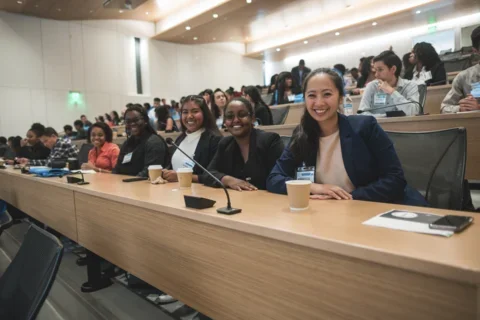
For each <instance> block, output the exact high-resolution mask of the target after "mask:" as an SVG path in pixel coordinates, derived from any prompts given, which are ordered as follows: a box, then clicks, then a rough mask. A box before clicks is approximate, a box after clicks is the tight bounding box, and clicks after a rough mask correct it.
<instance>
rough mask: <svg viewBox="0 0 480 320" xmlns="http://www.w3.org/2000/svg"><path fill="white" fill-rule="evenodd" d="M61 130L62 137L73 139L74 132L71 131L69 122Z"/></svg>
mask: <svg viewBox="0 0 480 320" xmlns="http://www.w3.org/2000/svg"><path fill="white" fill-rule="evenodd" d="M63 132H64V133H65V136H64V138H68V139H74V138H75V133H74V132H73V127H72V126H71V125H69V124H67V125H64V126H63Z"/></svg>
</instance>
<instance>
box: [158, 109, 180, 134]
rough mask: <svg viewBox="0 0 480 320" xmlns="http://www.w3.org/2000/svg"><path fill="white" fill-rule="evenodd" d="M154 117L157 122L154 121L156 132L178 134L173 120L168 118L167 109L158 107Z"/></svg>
mask: <svg viewBox="0 0 480 320" xmlns="http://www.w3.org/2000/svg"><path fill="white" fill-rule="evenodd" d="M155 117H156V118H157V120H156V121H155V123H156V125H157V130H158V131H165V132H174V131H175V132H178V128H177V125H176V124H175V121H173V118H172V117H171V116H170V111H168V107H165V106H159V107H158V108H157V109H155Z"/></svg>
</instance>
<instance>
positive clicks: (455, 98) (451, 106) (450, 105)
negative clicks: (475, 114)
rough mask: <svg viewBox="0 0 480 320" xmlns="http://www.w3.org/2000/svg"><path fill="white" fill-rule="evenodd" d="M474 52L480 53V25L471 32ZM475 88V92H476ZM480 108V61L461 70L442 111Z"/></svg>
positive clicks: (444, 101)
mask: <svg viewBox="0 0 480 320" xmlns="http://www.w3.org/2000/svg"><path fill="white" fill-rule="evenodd" d="M471 38H472V47H473V51H474V53H476V54H478V53H480V27H477V28H475V29H474V30H473V31H472V34H471ZM474 90H475V92H474ZM477 110H480V62H479V63H477V64H476V65H474V66H473V67H470V68H468V69H466V70H463V71H462V72H460V73H459V74H458V75H457V76H456V77H455V79H453V83H452V89H450V91H449V92H448V94H447V95H446V96H445V99H443V102H442V113H455V112H468V111H477Z"/></svg>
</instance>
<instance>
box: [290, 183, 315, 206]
mask: <svg viewBox="0 0 480 320" xmlns="http://www.w3.org/2000/svg"><path fill="white" fill-rule="evenodd" d="M311 184H312V182H311V181H309V180H290V181H287V182H286V185H287V194H288V201H289V203H290V211H303V210H307V209H308V207H309V203H310V186H311Z"/></svg>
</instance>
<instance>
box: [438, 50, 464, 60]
mask: <svg viewBox="0 0 480 320" xmlns="http://www.w3.org/2000/svg"><path fill="white" fill-rule="evenodd" d="M461 57H462V51H461V50H458V51H453V52H446V53H445V54H444V55H442V56H441V57H440V60H442V61H447V60H453V59H459V58H461Z"/></svg>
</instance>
